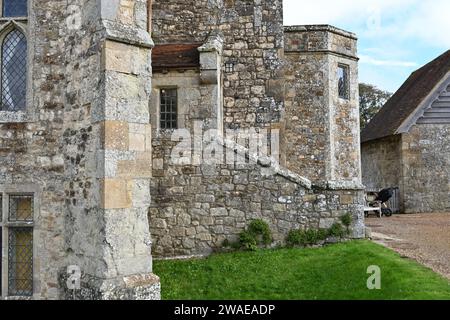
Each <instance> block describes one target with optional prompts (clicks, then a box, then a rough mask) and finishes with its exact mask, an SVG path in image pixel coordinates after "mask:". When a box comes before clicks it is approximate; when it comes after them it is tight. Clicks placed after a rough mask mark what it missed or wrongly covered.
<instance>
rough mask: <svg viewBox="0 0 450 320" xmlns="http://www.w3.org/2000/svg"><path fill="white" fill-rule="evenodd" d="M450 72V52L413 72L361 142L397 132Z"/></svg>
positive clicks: (365, 132) (370, 124)
mask: <svg viewBox="0 0 450 320" xmlns="http://www.w3.org/2000/svg"><path fill="white" fill-rule="evenodd" d="M448 72H450V50H448V51H447V52H445V53H444V54H442V55H441V56H439V57H438V58H436V59H435V60H433V61H431V62H430V63H428V64H426V65H425V66H423V67H422V68H420V69H418V70H417V71H415V72H413V73H412V74H411V76H410V77H409V78H408V80H406V82H405V83H404V84H403V85H402V87H401V88H400V89H399V90H398V91H397V92H396V93H395V94H394V95H393V96H392V97H391V99H389V101H388V102H386V104H385V105H384V106H383V108H382V109H381V110H380V111H379V112H378V113H377V114H376V115H375V117H374V118H373V119H372V121H370V122H369V124H368V125H367V127H366V128H365V129H364V130H363V132H362V134H361V142H368V141H371V140H375V139H380V138H384V137H387V136H391V135H394V134H396V133H397V130H398V129H399V127H400V126H401V125H402V123H403V122H404V121H405V120H406V119H407V118H408V117H409V116H410V115H411V114H412V113H413V112H414V111H415V110H416V109H417V107H418V106H419V105H420V104H421V103H422V102H423V101H424V99H425V98H426V97H427V96H428V95H429V94H430V93H431V92H432V90H433V89H434V88H435V87H436V86H437V85H438V84H439V82H440V81H441V80H442V79H443V78H444V76H445V75H446V74H447V73H448Z"/></svg>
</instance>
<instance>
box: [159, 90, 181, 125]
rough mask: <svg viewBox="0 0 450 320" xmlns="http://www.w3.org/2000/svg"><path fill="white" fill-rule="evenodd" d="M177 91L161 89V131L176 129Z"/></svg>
mask: <svg viewBox="0 0 450 320" xmlns="http://www.w3.org/2000/svg"><path fill="white" fill-rule="evenodd" d="M177 104H178V102H177V89H161V92H160V126H161V129H177V127H178V125H177V118H178V105H177Z"/></svg>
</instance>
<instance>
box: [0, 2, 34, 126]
mask: <svg viewBox="0 0 450 320" xmlns="http://www.w3.org/2000/svg"><path fill="white" fill-rule="evenodd" d="M3 1H4V0H0V45H1V46H0V61H1V59H2V56H1V55H2V51H3V50H1V49H2V48H3V47H2V46H3V41H4V39H5V37H6V36H7V35H8V34H9V33H10V32H11V31H12V30H13V29H14V28H17V29H18V30H19V31H20V32H22V33H23V34H24V35H25V39H26V42H27V61H26V67H27V74H26V86H27V88H26V97H25V106H24V110H18V111H2V110H0V124H1V123H26V122H33V121H35V120H36V115H35V113H34V107H33V103H32V89H33V88H32V76H31V74H32V64H31V63H30V61H31V60H32V47H33V43H32V42H33V41H32V37H30V36H29V28H28V20H29V17H30V1H29V0H28V3H27V9H28V16H26V17H3ZM1 73H2V72H1V70H0V83H1V81H2V79H1Z"/></svg>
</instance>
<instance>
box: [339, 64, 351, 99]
mask: <svg viewBox="0 0 450 320" xmlns="http://www.w3.org/2000/svg"><path fill="white" fill-rule="evenodd" d="M349 70H350V68H349V66H347V65H343V64H339V65H338V90H339V98H341V99H345V100H348V99H349V98H350V71H349Z"/></svg>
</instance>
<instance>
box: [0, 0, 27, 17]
mask: <svg viewBox="0 0 450 320" xmlns="http://www.w3.org/2000/svg"><path fill="white" fill-rule="evenodd" d="M4 1H5V0H0V18H1V19H4V20H11V19H14V20H24V19H28V16H29V13H28V14H27V15H26V16H17V17H4V16H3V2H4ZM29 11H30V1H29V0H27V12H29Z"/></svg>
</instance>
